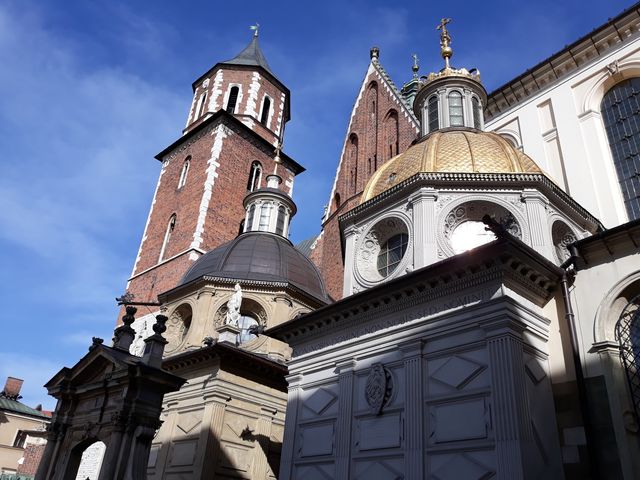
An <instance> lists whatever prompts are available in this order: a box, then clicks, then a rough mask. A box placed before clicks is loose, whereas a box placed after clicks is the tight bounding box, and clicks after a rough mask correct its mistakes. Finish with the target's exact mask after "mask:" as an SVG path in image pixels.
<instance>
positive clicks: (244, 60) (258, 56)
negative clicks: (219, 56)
mask: <svg viewBox="0 0 640 480" xmlns="http://www.w3.org/2000/svg"><path fill="white" fill-rule="evenodd" d="M222 63H224V64H227V65H249V66H252V67H262V68H264V69H265V70H266V71H267V72H269V73H270V74H271V75H273V76H274V77H275V75H274V73H273V72H272V71H271V67H269V64H268V63H267V59H266V58H265V56H264V53H262V50H261V49H260V45H259V44H258V35H254V36H253V37H252V38H251V41H250V42H249V45H247V46H246V47H245V49H244V50H242V51H241V52H240V53H239V54H238V55H236V56H235V57H234V58H232V59H231V60H227V61H226V62H222Z"/></svg>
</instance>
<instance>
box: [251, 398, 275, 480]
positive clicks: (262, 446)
mask: <svg viewBox="0 0 640 480" xmlns="http://www.w3.org/2000/svg"><path fill="white" fill-rule="evenodd" d="M271 418H272V415H270V412H269V411H268V410H264V409H263V411H262V415H260V418H258V421H257V422H256V433H255V434H256V436H257V437H258V438H257V442H256V445H255V447H254V452H253V459H254V460H253V468H252V470H253V474H252V476H251V478H252V479H254V480H266V479H267V478H268V476H267V475H268V473H269V460H268V458H267V455H268V454H269V438H270V437H271Z"/></svg>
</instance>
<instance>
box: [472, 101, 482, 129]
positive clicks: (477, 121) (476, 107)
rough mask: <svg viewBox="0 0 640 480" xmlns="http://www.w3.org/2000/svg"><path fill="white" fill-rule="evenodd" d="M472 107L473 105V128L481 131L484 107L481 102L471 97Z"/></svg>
mask: <svg viewBox="0 0 640 480" xmlns="http://www.w3.org/2000/svg"><path fill="white" fill-rule="evenodd" d="M471 105H473V128H476V129H478V130H480V129H481V128H482V107H481V106H480V100H478V99H477V98H476V97H471Z"/></svg>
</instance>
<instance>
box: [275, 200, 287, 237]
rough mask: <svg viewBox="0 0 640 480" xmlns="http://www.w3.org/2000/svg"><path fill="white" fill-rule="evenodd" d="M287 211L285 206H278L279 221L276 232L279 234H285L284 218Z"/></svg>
mask: <svg viewBox="0 0 640 480" xmlns="http://www.w3.org/2000/svg"><path fill="white" fill-rule="evenodd" d="M286 215H287V213H286V210H285V208H284V207H283V206H282V205H280V206H279V207H278V221H277V222H276V233H277V234H278V235H283V234H284V218H285V217H286Z"/></svg>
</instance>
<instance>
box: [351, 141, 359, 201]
mask: <svg viewBox="0 0 640 480" xmlns="http://www.w3.org/2000/svg"><path fill="white" fill-rule="evenodd" d="M349 164H350V165H351V190H352V191H353V193H356V191H357V185H358V136H357V135H356V134H355V133H352V134H351V135H350V136H349Z"/></svg>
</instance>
